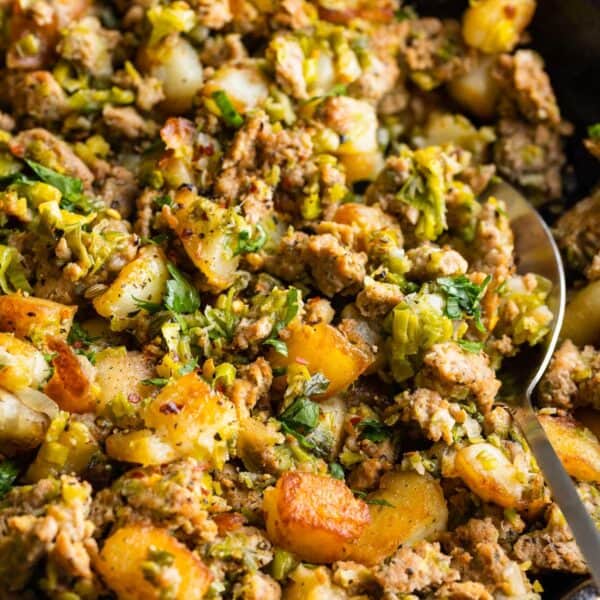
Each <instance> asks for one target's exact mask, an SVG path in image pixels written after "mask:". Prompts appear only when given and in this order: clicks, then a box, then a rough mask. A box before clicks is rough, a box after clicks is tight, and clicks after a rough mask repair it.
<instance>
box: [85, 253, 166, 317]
mask: <svg viewBox="0 0 600 600" xmlns="http://www.w3.org/2000/svg"><path fill="white" fill-rule="evenodd" d="M168 277H169V274H168V271H167V264H166V258H165V255H164V253H163V251H162V250H161V249H160V248H159V247H158V246H146V247H145V248H142V249H141V250H140V251H139V254H138V256H137V258H135V259H134V260H132V261H131V262H130V263H129V264H128V265H126V266H125V267H124V268H123V269H122V270H121V272H120V273H119V276H118V277H117V278H116V279H115V280H114V281H113V283H112V284H111V285H110V287H109V288H108V289H107V290H106V291H105V292H104V293H103V294H101V295H100V296H97V297H96V298H94V308H95V309H96V311H97V312H98V314H99V315H101V316H102V317H106V318H112V319H113V321H118V320H120V319H126V318H127V317H128V316H129V315H130V314H131V313H135V312H136V311H138V310H139V309H140V307H139V304H138V302H137V301H138V300H143V301H144V302H152V303H159V302H160V301H161V300H162V296H163V293H164V291H165V285H166V283H167V279H168Z"/></svg>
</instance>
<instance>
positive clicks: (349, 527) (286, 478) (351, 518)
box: [263, 471, 370, 563]
mask: <svg viewBox="0 0 600 600" xmlns="http://www.w3.org/2000/svg"><path fill="white" fill-rule="evenodd" d="M263 509H264V511H265V516H266V528H267V534H268V535H269V538H270V539H271V541H272V542H273V543H274V544H276V545H278V546H281V547H282V548H285V549H286V550H289V551H290V552H293V553H294V554H296V555H297V556H298V557H299V558H301V559H302V560H307V561H310V562H312V563H328V562H333V561H336V560H340V559H342V558H343V557H344V550H343V545H344V543H347V542H351V541H353V540H356V539H358V537H359V536H360V535H361V533H362V532H363V531H364V529H365V527H366V526H367V525H368V523H369V521H370V516H369V507H368V506H367V505H366V504H365V503H364V502H363V501H362V500H358V499H357V498H355V497H354V496H353V494H352V492H351V491H350V489H349V488H348V487H347V486H346V484H345V483H344V482H343V481H339V480H338V479H333V478H332V477H327V476H323V475H315V474H313V473H302V472H299V471H288V472H286V473H284V474H283V475H282V476H281V477H280V478H279V480H278V481H277V485H276V486H275V487H274V488H269V489H268V490H266V491H265V494H264V502H263Z"/></svg>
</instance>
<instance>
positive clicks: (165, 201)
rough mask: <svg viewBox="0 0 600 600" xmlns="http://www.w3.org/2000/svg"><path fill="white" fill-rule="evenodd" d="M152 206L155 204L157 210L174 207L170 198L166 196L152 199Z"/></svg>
mask: <svg viewBox="0 0 600 600" xmlns="http://www.w3.org/2000/svg"><path fill="white" fill-rule="evenodd" d="M154 204H156V206H158V207H159V208H162V207H163V206H169V207H170V208H174V206H175V204H174V203H173V199H172V198H171V196H166V195H164V196H157V197H156V198H154Z"/></svg>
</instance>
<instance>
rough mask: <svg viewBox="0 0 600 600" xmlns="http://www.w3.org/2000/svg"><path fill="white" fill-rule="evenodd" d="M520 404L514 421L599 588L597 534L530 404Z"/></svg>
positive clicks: (599, 536) (598, 542) (599, 562)
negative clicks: (527, 444)
mask: <svg viewBox="0 0 600 600" xmlns="http://www.w3.org/2000/svg"><path fill="white" fill-rule="evenodd" d="M522 405H523V406H525V407H526V408H523V409H521V410H518V411H516V413H515V420H516V422H517V423H518V425H519V427H520V428H521V431H522V432H523V435H524V436H525V439H526V440H527V442H528V443H529V447H530V448H531V451H532V452H533V455H534V456H535V458H536V460H537V463H538V465H539V467H540V470H541V471H542V473H543V474H544V478H545V479H546V482H547V483H548V485H549V486H550V490H551V492H552V498H553V499H554V501H555V502H556V504H558V506H559V508H560V510H561V511H562V513H563V515H564V517H565V519H566V520H567V523H568V524H569V527H570V528H571V531H572V532H573V536H574V538H575V541H576V542H577V545H578V546H579V550H580V551H581V554H583V557H584V559H585V562H586V563H587V566H588V569H589V570H590V574H591V576H592V577H593V579H594V581H595V583H596V587H597V588H598V589H600V534H599V533H598V530H597V529H596V526H595V525H594V522H593V521H592V519H591V517H590V515H589V514H588V512H587V510H586V508H585V506H584V505H583V502H582V501H581V498H580V497H579V494H578V493H577V489H576V488H575V485H574V484H573V481H572V480H571V478H570V477H569V475H568V474H567V472H566V471H565V469H564V467H563V465H562V463H561V462H560V459H559V458H558V456H557V455H556V452H555V451H554V448H553V447H552V445H551V444H550V441H549V440H548V436H547V435H546V432H545V431H544V428H543V427H542V425H541V424H540V422H539V421H538V418H537V416H536V415H535V413H534V411H533V408H532V407H531V402H530V401H529V399H527V401H526V402H523V404H522Z"/></svg>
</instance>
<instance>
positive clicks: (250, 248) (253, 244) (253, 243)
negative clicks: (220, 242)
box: [233, 225, 267, 256]
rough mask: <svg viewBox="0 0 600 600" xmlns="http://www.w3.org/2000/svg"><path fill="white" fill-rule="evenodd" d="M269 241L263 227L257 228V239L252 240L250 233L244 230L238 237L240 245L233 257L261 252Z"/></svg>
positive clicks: (258, 226)
mask: <svg viewBox="0 0 600 600" xmlns="http://www.w3.org/2000/svg"><path fill="white" fill-rule="evenodd" d="M266 241H267V232H266V231H265V230H264V228H263V227H262V226H261V225H257V226H256V237H255V238H254V239H251V238H250V231H249V230H248V229H243V230H242V231H240V233H239V235H238V244H237V248H236V249H235V251H234V253H233V255H234V256H237V255H238V254H247V253H249V252H257V251H258V250H260V249H261V248H262V247H263V246H264V245H265V243H266Z"/></svg>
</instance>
